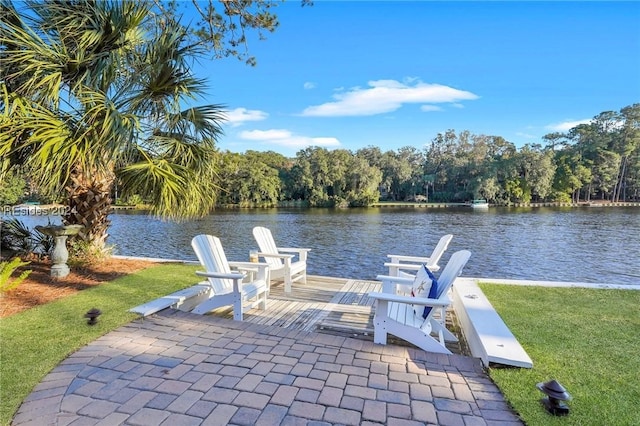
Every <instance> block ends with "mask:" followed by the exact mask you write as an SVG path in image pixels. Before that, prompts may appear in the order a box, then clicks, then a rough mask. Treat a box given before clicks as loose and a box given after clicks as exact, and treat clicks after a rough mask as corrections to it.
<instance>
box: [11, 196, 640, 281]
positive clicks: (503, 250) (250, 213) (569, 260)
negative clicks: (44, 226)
mask: <svg viewBox="0 0 640 426" xmlns="http://www.w3.org/2000/svg"><path fill="white" fill-rule="evenodd" d="M639 213H640V211H638V209H637V208H606V209H592V208H591V209H590V208H536V209H525V208H518V209H516V208H491V209H490V210H489V211H472V210H470V209H465V208H460V209H400V208H396V209H386V208H385V209H378V208H371V209H347V210H334V209H310V210H299V209H296V210H283V209H277V210H276V209H266V210H240V211H238V210H233V211H229V210H224V211H217V212H215V214H213V215H210V216H208V217H206V218H204V219H200V220H193V221H187V222H183V223H174V222H166V221H161V220H158V219H155V218H152V217H149V216H147V215H144V214H140V213H138V212H130V211H124V212H121V213H117V214H113V215H112V216H111V221H112V226H111V228H110V230H109V233H110V237H109V240H108V242H109V243H110V244H114V245H115V246H116V252H117V253H118V254H124V255H131V256H149V257H164V258H174V259H183V260H187V259H188V260H195V256H194V255H193V251H192V250H191V247H190V241H191V238H192V237H193V236H194V235H197V234H199V233H210V234H213V235H216V236H218V237H219V238H220V239H221V241H222V244H223V246H224V248H225V251H226V253H227V257H228V258H229V259H230V260H248V256H249V251H250V250H252V249H255V248H257V246H256V244H255V242H254V240H253V236H252V234H251V230H252V228H253V227H254V226H265V227H267V228H270V229H271V231H272V233H273V235H274V238H275V239H276V242H277V243H278V245H280V246H283V247H285V246H288V247H309V248H312V249H313V251H312V252H311V253H310V256H309V266H308V269H309V273H310V274H316V275H327V276H339V277H357V278H374V277H375V276H376V275H377V274H381V273H385V272H386V271H385V269H384V268H383V266H382V265H383V263H384V262H385V261H386V260H387V258H386V255H387V254H389V253H397V254H407V255H427V254H429V253H430V252H431V250H432V249H433V247H434V245H435V244H436V243H437V241H438V239H439V238H440V237H441V236H442V235H443V234H447V233H451V234H453V235H454V238H453V240H452V242H451V244H450V247H449V250H448V251H447V252H446V253H445V256H444V258H443V261H442V262H441V263H442V264H444V263H446V261H447V259H448V257H449V255H450V254H451V253H453V251H455V250H461V249H469V250H471V252H472V256H471V260H470V261H469V263H468V264H467V267H466V268H465V271H464V275H466V276H477V277H490V278H515V279H540V280H560V281H584V282H596V283H612V284H640V239H639V238H638V235H640V214H639ZM21 219H24V221H25V223H29V224H30V226H32V225H33V224H35V222H37V223H43V221H44V223H46V218H35V217H30V216H24V217H21Z"/></svg>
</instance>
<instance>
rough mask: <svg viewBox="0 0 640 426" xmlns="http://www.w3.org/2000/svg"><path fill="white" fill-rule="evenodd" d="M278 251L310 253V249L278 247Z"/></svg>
mask: <svg viewBox="0 0 640 426" xmlns="http://www.w3.org/2000/svg"><path fill="white" fill-rule="evenodd" d="M278 251H281V252H283V253H287V252H289V253H300V252H303V251H304V252H310V251H311V249H310V248H293V247H278Z"/></svg>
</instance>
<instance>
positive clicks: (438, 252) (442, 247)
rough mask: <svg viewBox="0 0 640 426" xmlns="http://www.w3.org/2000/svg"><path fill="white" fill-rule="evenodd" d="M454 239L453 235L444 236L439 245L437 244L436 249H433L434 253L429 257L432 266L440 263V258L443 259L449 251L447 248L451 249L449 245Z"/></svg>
mask: <svg viewBox="0 0 640 426" xmlns="http://www.w3.org/2000/svg"><path fill="white" fill-rule="evenodd" d="M452 238H453V235H451V234H447V235H443V236H442V237H440V240H439V241H438V244H436V246H435V248H434V249H433V252H432V253H431V256H429V262H430V263H431V264H432V265H437V264H438V262H439V261H440V258H441V257H442V255H443V254H444V252H445V251H446V250H447V247H449V243H450V242H451V239H452Z"/></svg>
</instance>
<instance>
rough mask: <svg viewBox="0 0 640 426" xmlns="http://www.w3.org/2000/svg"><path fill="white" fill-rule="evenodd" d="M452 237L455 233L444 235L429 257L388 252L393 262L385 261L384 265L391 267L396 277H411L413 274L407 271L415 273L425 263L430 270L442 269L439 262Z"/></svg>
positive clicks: (390, 270) (390, 273) (391, 272)
mask: <svg viewBox="0 0 640 426" xmlns="http://www.w3.org/2000/svg"><path fill="white" fill-rule="evenodd" d="M452 238H453V235H451V234H447V235H444V236H442V237H441V238H440V241H438V244H436V246H435V248H434V249H433V252H432V253H431V255H430V256H429V257H421V256H403V255H399V254H388V255H387V257H388V258H390V259H391V262H388V263H385V264H384V266H385V267H387V268H389V275H391V276H394V277H395V276H399V277H405V278H410V277H411V274H410V273H406V272H405V271H411V273H414V274H415V271H417V270H418V269H420V266H422V265H423V264H424V265H427V268H429V270H431V271H432V272H435V271H437V270H439V269H440V266H439V265H438V262H439V261H440V258H442V255H443V254H444V252H445V250H447V247H449V243H450V242H451V239H452Z"/></svg>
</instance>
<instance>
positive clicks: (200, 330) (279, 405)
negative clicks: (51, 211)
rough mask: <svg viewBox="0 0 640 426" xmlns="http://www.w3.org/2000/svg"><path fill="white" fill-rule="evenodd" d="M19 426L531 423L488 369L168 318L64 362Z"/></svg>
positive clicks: (357, 344)
mask: <svg viewBox="0 0 640 426" xmlns="http://www.w3.org/2000/svg"><path fill="white" fill-rule="evenodd" d="M14 424H15V425H38V426H42V425H49V424H55V425H118V424H129V425H153V426H156V425H168V426H180V425H226V424H236V425H255V426H261V425H280V424H282V425H305V424H307V425H329V424H346V425H357V424H362V425H369V424H388V425H423V424H439V425H464V426H471V425H521V424H522V423H521V422H520V421H519V420H518V417H517V416H516V415H514V414H513V413H512V412H511V411H510V410H509V408H508V406H507V404H506V403H505V402H504V399H503V397H502V394H501V393H500V392H499V391H498V388H497V387H496V386H495V385H494V384H493V383H492V382H491V380H489V378H488V377H487V375H486V374H485V373H484V371H483V369H482V367H481V365H480V363H479V361H478V360H475V359H472V358H468V357H464V356H459V355H449V356H448V355H438V354H432V353H426V352H423V351H421V350H418V349H412V348H408V347H400V346H392V345H388V346H381V345H375V344H373V343H371V342H367V341H363V340H356V339H350V338H344V337H337V336H331V335H326V334H318V333H309V332H302V331H292V330H287V329H284V328H279V327H269V326H263V325H254V324H249V323H242V322H234V321H230V320H227V319H222V318H216V317H212V316H204V317H203V316H197V315H193V314H188V313H184V312H177V311H171V310H167V311H164V312H161V313H160V314H158V315H156V316H153V317H150V318H147V319H144V320H139V321H135V322H132V323H130V324H128V325H126V326H124V327H121V328H119V329H117V330H115V331H113V332H111V333H109V334H107V335H106V336H104V337H102V338H100V339H98V340H96V341H94V342H93V343H91V344H89V345H88V346H86V347H84V348H82V349H81V350H79V351H78V352H76V353H74V354H73V355H71V356H70V357H69V358H68V359H66V360H64V361H63V362H62V363H61V364H60V365H59V366H58V367H56V368H55V369H54V370H53V371H52V372H51V373H50V374H49V375H48V376H46V377H45V378H44V380H43V381H42V383H40V384H39V385H38V386H37V387H36V389H34V391H33V392H32V393H31V395H29V396H28V397H27V399H26V400H25V401H24V403H23V404H22V406H21V407H20V409H19V411H18V413H17V414H16V416H15V418H14Z"/></svg>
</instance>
